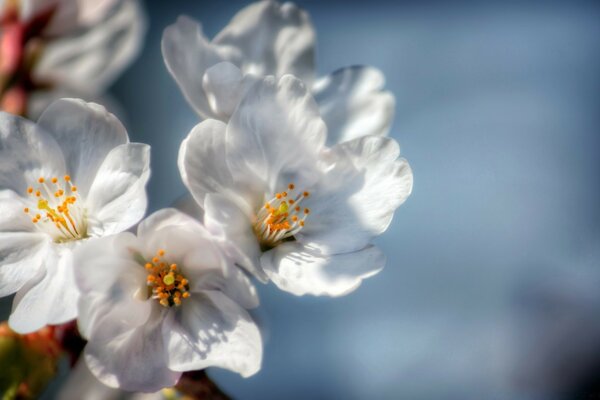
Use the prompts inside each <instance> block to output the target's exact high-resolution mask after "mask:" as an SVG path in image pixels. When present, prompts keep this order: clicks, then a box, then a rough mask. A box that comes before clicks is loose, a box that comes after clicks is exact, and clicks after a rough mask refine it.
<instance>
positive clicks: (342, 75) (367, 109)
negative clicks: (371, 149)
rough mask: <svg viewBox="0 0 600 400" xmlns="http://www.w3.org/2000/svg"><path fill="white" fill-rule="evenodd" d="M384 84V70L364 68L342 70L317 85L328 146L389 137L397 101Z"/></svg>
mask: <svg viewBox="0 0 600 400" xmlns="http://www.w3.org/2000/svg"><path fill="white" fill-rule="evenodd" d="M384 85H385V78H384V76H383V74H382V73H381V71H379V70H378V69H376V68H372V67H363V66H356V67H349V68H342V69H339V70H337V71H335V72H334V73H333V74H331V75H329V76H326V77H323V78H321V79H319V80H318V81H317V82H315V84H314V86H313V90H312V92H313V95H314V96H315V100H316V101H317V103H318V104H319V110H320V111H321V117H323V120H324V121H325V123H326V124H327V142H328V143H329V144H332V145H333V144H335V143H341V142H345V141H348V140H352V139H355V138H358V137H361V136H366V135H387V133H388V132H389V130H390V126H391V125H392V122H393V119H394V105H395V100H394V95H393V94H392V93H391V92H389V91H384V89H383V88H384Z"/></svg>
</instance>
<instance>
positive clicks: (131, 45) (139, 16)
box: [34, 0, 147, 96]
mask: <svg viewBox="0 0 600 400" xmlns="http://www.w3.org/2000/svg"><path fill="white" fill-rule="evenodd" d="M80 1H81V0H80ZM85 2H86V3H91V2H94V3H95V6H96V7H97V8H99V9H101V8H109V10H102V9H101V10H99V11H100V12H102V13H103V14H104V15H98V13H94V12H93V11H92V10H80V11H82V12H83V13H84V14H83V15H80V17H79V18H80V22H82V23H84V24H87V25H88V27H87V28H83V29H82V30H80V31H78V32H75V33H74V34H73V35H71V36H67V37H63V38H60V39H58V40H52V41H50V42H48V44H47V46H46V47H45V48H44V55H43V57H41V58H40V62H39V64H38V65H36V68H35V69H34V74H35V77H36V79H38V80H41V81H50V82H53V83H54V84H57V85H59V86H67V87H70V88H71V89H73V90H76V91H81V92H84V93H86V94H88V96H89V95H97V94H100V93H102V92H103V91H104V90H105V89H106V88H107V87H108V85H110V84H111V83H112V82H113V81H114V79H115V78H116V77H117V76H118V75H119V74H120V73H121V72H122V71H123V69H124V68H125V67H127V66H128V65H129V64H130V63H131V61H132V60H133V59H134V58H135V57H136V56H137V55H138V53H139V51H140V49H141V47H142V45H143V39H144V36H145V33H146V27H147V23H146V16H145V15H144V12H143V9H142V7H141V5H140V2H139V1H138V0H121V1H117V2H114V3H116V4H114V6H111V7H107V5H106V4H105V3H107V2H110V0H108V1H107V0H104V1H96V0H85ZM92 14H96V15H94V16H92ZM99 18H100V20H99V21H95V22H93V20H94V19H96V20H97V19H99Z"/></svg>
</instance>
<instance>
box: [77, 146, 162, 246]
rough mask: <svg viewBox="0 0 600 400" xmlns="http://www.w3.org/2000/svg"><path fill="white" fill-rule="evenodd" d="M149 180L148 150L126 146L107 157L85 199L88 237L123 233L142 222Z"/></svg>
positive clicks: (117, 148) (146, 202)
mask: <svg viewBox="0 0 600 400" xmlns="http://www.w3.org/2000/svg"><path fill="white" fill-rule="evenodd" d="M149 177H150V146H148V145H146V144H141V143H128V144H123V145H120V146H118V147H115V148H114V149H113V150H112V151H111V152H110V153H108V155H107V156H106V159H105V160H104V162H103V163H102V165H101V166H100V168H99V169H98V174H97V175H96V177H95V178H94V182H93V183H92V187H91V188H90V192H89V194H88V196H87V199H86V205H87V207H88V215H89V218H90V227H89V230H90V234H92V235H94V236H100V235H108V234H113V233H117V232H122V231H124V230H126V229H128V228H129V227H131V226H132V225H134V224H135V223H137V222H138V221H139V220H140V219H142V217H143V216H144V213H145V212H146V206H147V204H148V198H147V195H146V183H148V178H149Z"/></svg>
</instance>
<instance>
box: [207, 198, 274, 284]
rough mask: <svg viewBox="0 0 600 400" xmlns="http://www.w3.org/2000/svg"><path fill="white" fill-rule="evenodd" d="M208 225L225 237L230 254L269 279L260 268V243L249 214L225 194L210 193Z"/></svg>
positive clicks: (235, 260) (227, 251)
mask: <svg viewBox="0 0 600 400" xmlns="http://www.w3.org/2000/svg"><path fill="white" fill-rule="evenodd" d="M204 207H205V212H204V224H205V225H206V228H207V229H208V230H210V231H211V232H213V233H214V234H215V235H217V236H218V237H220V238H221V240H222V241H223V248H224V250H225V253H226V254H227V256H228V257H229V258H230V259H232V260H233V261H234V262H236V263H237V264H238V265H241V266H242V267H243V268H245V269H246V270H247V271H248V272H250V273H251V274H252V275H254V276H256V278H257V279H258V280H260V281H261V282H263V283H266V282H267V280H268V279H267V276H266V275H265V273H264V271H262V269H261V268H260V261H259V257H260V246H259V244H258V241H257V240H256V235H255V234H254V230H253V228H252V224H251V223H250V219H249V218H248V215H247V214H246V213H245V212H244V211H243V210H242V209H240V208H239V207H238V206H237V205H236V203H235V202H233V201H231V200H230V199H229V198H227V197H226V196H224V195H221V194H217V193H212V194H208V195H206V199H205V202H204Z"/></svg>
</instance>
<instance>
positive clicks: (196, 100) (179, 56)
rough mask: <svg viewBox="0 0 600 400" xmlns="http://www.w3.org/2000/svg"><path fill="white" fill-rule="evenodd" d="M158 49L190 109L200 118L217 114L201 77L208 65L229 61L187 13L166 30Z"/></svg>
mask: <svg viewBox="0 0 600 400" xmlns="http://www.w3.org/2000/svg"><path fill="white" fill-rule="evenodd" d="M161 48H162V54H163V59H164V61H165V64H166V65H167V69H168V70H169V72H170V73H171V76H173V78H174V79H175V81H176V82H177V84H178V85H179V88H180V89H181V91H182V92H183V95H184V96H185V98H186V99H187V101H188V103H189V104H190V105H191V106H192V108H193V109H194V110H195V111H196V112H197V113H198V114H200V116H201V117H202V118H216V117H218V116H217V115H215V114H214V113H213V111H212V110H211V108H210V105H209V103H208V99H207V97H206V94H205V93H204V88H203V85H202V79H203V76H204V72H205V71H206V70H207V69H208V68H210V67H211V66H213V65H215V64H217V63H219V62H221V61H231V60H230V59H229V58H226V57H224V55H220V54H219V53H218V51H217V49H216V48H214V47H213V46H211V45H210V43H209V42H208V40H207V39H206V38H205V37H204V35H203V33H202V28H201V26H200V24H198V23H197V22H196V21H194V20H193V19H191V18H189V17H186V16H181V17H179V18H178V19H177V22H176V23H175V24H173V25H170V26H168V27H167V28H166V29H165V31H164V33H163V37H162V42H161Z"/></svg>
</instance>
